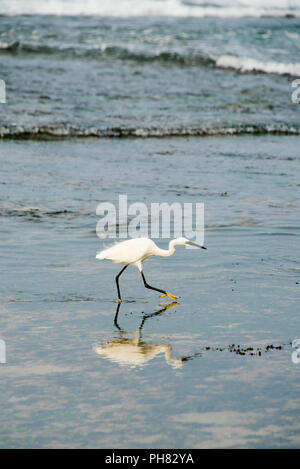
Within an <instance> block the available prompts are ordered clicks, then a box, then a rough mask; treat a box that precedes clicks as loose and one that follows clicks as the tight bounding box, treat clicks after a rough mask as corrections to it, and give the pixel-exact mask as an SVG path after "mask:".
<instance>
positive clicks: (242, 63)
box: [215, 55, 300, 76]
mask: <svg viewBox="0 0 300 469" xmlns="http://www.w3.org/2000/svg"><path fill="white" fill-rule="evenodd" d="M215 61H216V65H217V66H218V67H222V68H234V69H235V70H239V71H241V72H255V71H256V72H263V73H275V74H278V75H292V76H300V63H299V62H296V63H286V62H274V61H266V62H262V61H260V60H256V59H251V58H249V57H236V56H233V55H221V56H220V57H218V58H217V59H215Z"/></svg>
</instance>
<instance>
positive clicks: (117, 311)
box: [114, 302, 122, 331]
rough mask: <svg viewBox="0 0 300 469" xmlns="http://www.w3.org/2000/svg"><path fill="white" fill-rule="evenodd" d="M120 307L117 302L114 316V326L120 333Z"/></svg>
mask: <svg viewBox="0 0 300 469" xmlns="http://www.w3.org/2000/svg"><path fill="white" fill-rule="evenodd" d="M120 306H121V303H120V302H119V303H118V306H117V310H116V314H115V319H114V324H115V326H116V327H117V328H118V329H119V330H120V331H122V329H121V328H120V326H119V324H118V314H119V309H120Z"/></svg>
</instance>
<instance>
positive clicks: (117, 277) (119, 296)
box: [116, 265, 128, 303]
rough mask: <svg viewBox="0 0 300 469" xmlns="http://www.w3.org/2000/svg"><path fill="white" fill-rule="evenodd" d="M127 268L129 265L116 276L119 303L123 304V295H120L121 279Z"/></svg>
mask: <svg viewBox="0 0 300 469" xmlns="http://www.w3.org/2000/svg"><path fill="white" fill-rule="evenodd" d="M126 267H128V266H127V265H125V267H123V269H122V270H121V272H119V273H118V275H117V276H116V284H117V290H118V299H119V303H121V301H122V300H121V293H120V287H119V277H120V275H121V274H122V273H123V272H124V270H125V269H126Z"/></svg>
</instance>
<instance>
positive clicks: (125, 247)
mask: <svg viewBox="0 0 300 469" xmlns="http://www.w3.org/2000/svg"><path fill="white" fill-rule="evenodd" d="M186 245H191V246H196V247H198V248H202V249H206V248H205V247H204V246H200V245H199V244H196V243H193V242H192V241H189V240H188V239H186V238H183V237H181V238H176V239H173V240H172V241H170V243H169V249H160V248H159V247H158V246H156V244H155V243H154V242H153V241H152V240H151V239H149V238H134V239H129V240H127V241H122V242H120V243H117V244H115V245H114V246H112V247H110V248H108V249H103V250H102V251H101V252H99V253H98V254H97V255H96V259H103V260H110V261H112V262H114V263H115V264H125V267H123V269H122V270H121V271H120V272H119V273H118V275H117V276H116V284H117V290H118V298H119V303H121V301H122V299H121V293H120V287H119V277H120V275H121V274H122V273H123V272H124V270H125V269H126V268H127V267H128V266H129V265H135V266H136V267H137V268H138V269H139V271H140V273H141V275H142V278H143V282H144V285H145V287H146V288H150V289H151V290H155V291H158V292H160V293H163V295H161V298H163V297H164V296H168V297H169V298H171V300H177V299H178V298H180V297H179V296H174V295H171V294H170V293H168V292H167V291H165V290H161V289H160V288H155V287H151V286H150V285H149V284H148V283H147V282H146V279H145V276H144V274H143V268H142V262H143V261H144V260H145V259H147V258H148V257H150V256H160V257H170V256H173V254H174V252H175V246H186Z"/></svg>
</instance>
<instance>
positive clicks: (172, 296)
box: [160, 291, 180, 300]
mask: <svg viewBox="0 0 300 469" xmlns="http://www.w3.org/2000/svg"><path fill="white" fill-rule="evenodd" d="M165 296H168V297H169V298H171V300H178V298H180V296H174V295H171V293H168V292H167V291H166V293H165V294H164V295H161V297H160V298H164V297H165Z"/></svg>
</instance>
